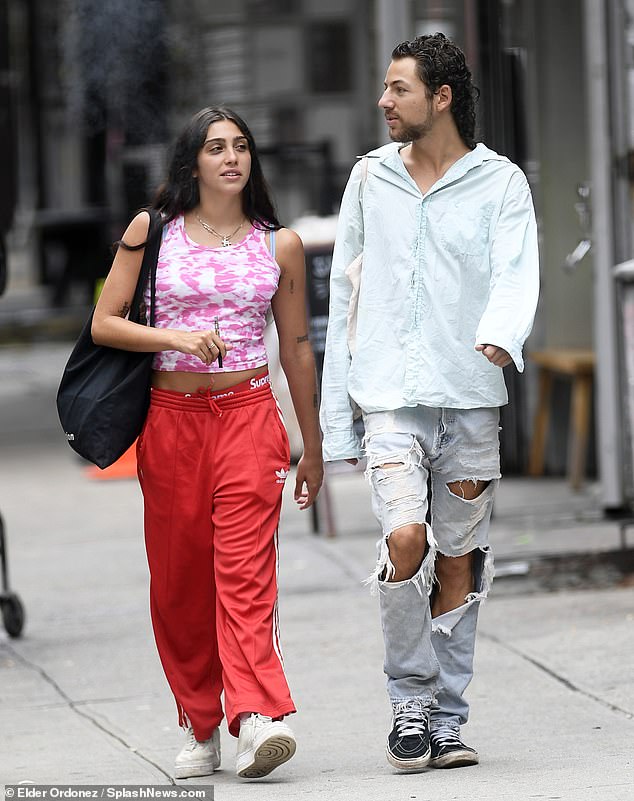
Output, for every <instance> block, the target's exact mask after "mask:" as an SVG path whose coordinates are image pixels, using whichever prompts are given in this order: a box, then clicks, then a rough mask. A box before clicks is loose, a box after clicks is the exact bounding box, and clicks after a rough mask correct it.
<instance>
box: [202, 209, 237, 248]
mask: <svg viewBox="0 0 634 801" xmlns="http://www.w3.org/2000/svg"><path fill="white" fill-rule="evenodd" d="M196 219H197V220H198V222H199V223H200V224H201V225H202V227H203V228H204V229H205V231H208V232H209V233H210V234H213V235H214V236H216V237H218V239H219V240H220V244H221V245H222V247H223V248H228V247H229V245H231V240H232V239H233V237H234V236H235V235H236V234H237V233H238V231H239V230H240V229H241V228H242V226H243V225H244V219H243V220H242V222H241V223H240V225H239V226H238V227H237V228H236V230H235V231H234V232H233V233H231V234H226V235H223V234H219V233H218V231H216V229H215V228H212V227H211V225H209V223H208V222H205V221H204V220H203V219H201V217H200V215H199V214H196Z"/></svg>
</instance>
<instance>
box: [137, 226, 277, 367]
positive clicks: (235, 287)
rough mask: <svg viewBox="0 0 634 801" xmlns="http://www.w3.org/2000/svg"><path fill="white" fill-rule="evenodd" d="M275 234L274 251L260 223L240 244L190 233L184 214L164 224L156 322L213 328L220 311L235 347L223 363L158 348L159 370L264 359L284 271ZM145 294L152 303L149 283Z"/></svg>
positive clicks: (259, 363)
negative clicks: (218, 243) (211, 243)
mask: <svg viewBox="0 0 634 801" xmlns="http://www.w3.org/2000/svg"><path fill="white" fill-rule="evenodd" d="M271 239H272V242H271V249H272V250H273V255H272V254H271V252H270V251H269V249H268V247H267V244H266V239H265V232H264V231H263V230H262V229H260V228H255V227H252V228H251V230H250V231H249V233H248V234H247V235H246V237H245V238H244V239H243V240H242V242H239V243H238V244H236V245H230V246H229V247H219V248H213V247H206V246H205V245H199V244H198V243H197V242H194V241H193V240H191V239H190V238H189V237H188V236H187V232H186V231H185V221H184V219H183V217H182V215H181V216H179V217H176V218H175V219H174V220H172V221H171V222H170V223H168V224H167V225H166V226H165V230H164V231H163V242H162V244H161V249H160V252H159V258H158V264H157V268H156V300H155V302H156V308H155V320H154V324H155V326H156V327H157V328H176V329H180V330H185V331H204V330H205V329H210V330H212V331H213V330H214V320H215V318H216V317H217V318H218V326H219V329H220V337H221V338H222V339H223V340H224V341H225V342H226V343H227V344H230V345H232V349H231V350H230V351H228V352H227V356H226V358H225V359H223V366H222V368H220V367H218V362H217V361H214V362H212V363H211V364H209V365H207V364H203V362H201V361H200V359H198V358H197V357H196V356H193V355H192V354H189V353H180V352H179V351H174V350H164V351H160V352H158V353H156V354H155V356H154V360H153V363H152V366H153V368H154V369H155V370H166V371H173V370H179V371H184V372H191V373H216V372H223V373H225V372H233V371H235V370H251V369H253V368H256V367H261V366H263V365H265V364H266V362H267V355H266V350H265V348H264V340H263V332H264V326H265V325H266V314H267V311H268V309H269V307H270V304H271V298H272V297H273V295H274V294H275V292H276V290H277V287H278V282H279V277H280V268H279V265H278V264H277V262H276V261H275V259H274V253H275V251H274V237H271ZM145 300H146V304H147V306H148V308H149V303H150V297H149V289H148V290H147V292H146V298H145Z"/></svg>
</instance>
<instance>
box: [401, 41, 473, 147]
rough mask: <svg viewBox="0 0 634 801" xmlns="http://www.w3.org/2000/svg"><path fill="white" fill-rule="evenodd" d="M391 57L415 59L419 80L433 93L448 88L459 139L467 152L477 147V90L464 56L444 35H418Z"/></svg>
mask: <svg viewBox="0 0 634 801" xmlns="http://www.w3.org/2000/svg"><path fill="white" fill-rule="evenodd" d="M392 58H393V59H398V58H414V59H416V69H417V72H418V77H419V78H420V79H421V81H422V82H423V83H424V84H425V86H426V87H427V88H428V90H429V91H430V92H431V93H432V94H436V92H437V91H438V90H439V89H440V87H441V86H442V85H443V84H447V85H448V86H450V87H451V93H452V101H451V113H452V115H453V118H454V122H455V123H456V127H457V128H458V133H459V134H460V138H461V139H462V141H463V142H464V143H465V145H466V146H467V147H468V148H469V149H470V150H473V148H474V147H475V146H476V143H475V124H476V112H475V105H476V102H477V100H478V98H479V97H480V90H479V89H478V88H477V87H476V86H474V85H473V82H472V80H471V72H470V70H469V67H467V63H466V61H465V57H464V53H463V52H462V50H461V49H460V48H459V47H458V46H457V45H455V44H454V43H453V42H452V41H450V40H449V39H447V37H446V36H445V35H444V34H443V33H434V34H431V35H428V36H418V37H417V38H416V39H413V40H412V41H411V42H401V44H399V45H397V46H396V47H395V48H394V50H393V51H392Z"/></svg>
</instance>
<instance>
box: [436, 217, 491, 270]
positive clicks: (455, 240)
mask: <svg viewBox="0 0 634 801" xmlns="http://www.w3.org/2000/svg"><path fill="white" fill-rule="evenodd" d="M489 223H490V216H487V215H485V214H479V213H477V212H475V213H474V212H473V211H470V210H467V209H461V208H460V207H459V206H454V207H453V208H451V209H448V210H447V211H446V212H445V213H444V214H443V215H442V216H441V217H440V219H439V222H438V226H439V232H440V239H441V242H442V244H443V247H444V248H445V249H446V251H447V252H448V253H449V254H451V255H452V256H455V257H457V258H464V257H465V256H481V255H482V253H483V252H484V251H485V249H486V247H487V245H488V242H489Z"/></svg>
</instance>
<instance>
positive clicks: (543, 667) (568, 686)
mask: <svg viewBox="0 0 634 801" xmlns="http://www.w3.org/2000/svg"><path fill="white" fill-rule="evenodd" d="M478 636H479V637H482V638H484V639H485V640H489V641H490V642H494V643H495V644H496V645H499V646H500V647H501V648H504V649H505V650H506V651H509V652H510V653H512V654H515V655H516V656H519V657H520V658H521V659H523V660H524V661H526V662H529V663H530V664H531V665H533V666H534V667H536V668H537V669H538V670H541V671H542V672H543V673H545V674H546V675H547V676H550V678H551V679H555V681H557V682H559V684H563V686H564V687H565V688H566V689H567V690H570V691H571V692H575V693H580V694H581V695H584V696H585V697H586V698H589V699H591V700H592V701H596V702H597V703H598V704H601V706H604V707H605V708H606V709H609V710H611V711H612V712H617V713H618V714H620V715H624V716H625V717H626V718H627V719H628V720H632V719H633V718H634V712H630V710H628V709H624V708H623V707H620V706H618V704H613V703H612V702H610V701H606V700H605V698H601V697H600V696H598V695H595V694H594V693H591V692H589V691H588V690H584V689H583V688H582V687H579V686H578V685H576V684H575V683H574V682H572V681H570V679H566V678H565V677H564V676H560V675H559V673H557V672H556V671H554V670H553V669H552V668H549V667H548V665H545V664H544V663H543V662H540V661H539V659H535V658H534V657H532V656H529V655H528V654H526V653H524V651H522V650H520V649H519V648H516V647H515V646H514V645H509V643H506V642H504V641H503V640H501V639H500V638H499V637H496V636H495V635H494V634H489V633H487V632H486V631H483V630H482V629H480V631H479V632H478Z"/></svg>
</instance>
